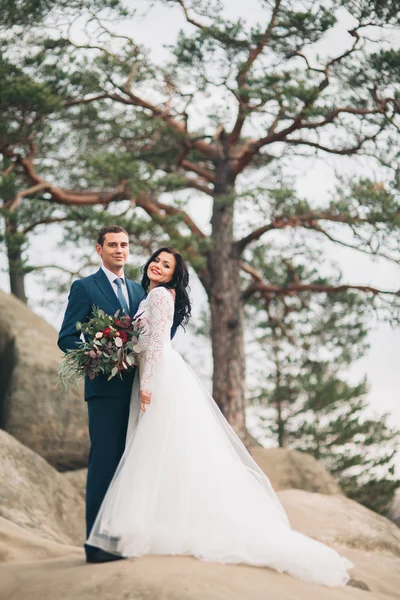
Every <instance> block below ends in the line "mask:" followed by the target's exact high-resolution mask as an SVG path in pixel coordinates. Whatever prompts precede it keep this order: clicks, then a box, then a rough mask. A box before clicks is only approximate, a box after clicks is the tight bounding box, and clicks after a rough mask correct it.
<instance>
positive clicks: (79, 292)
mask: <svg viewBox="0 0 400 600" xmlns="http://www.w3.org/2000/svg"><path fill="white" fill-rule="evenodd" d="M91 309H92V306H91V303H90V298H89V294H88V292H87V290H86V288H85V286H84V285H83V283H82V281H80V280H79V279H78V280H77V281H74V283H73V284H72V286H71V291H70V293H69V296H68V305H67V309H66V311H65V315H64V320H63V323H62V325H61V329H60V333H59V336H58V346H59V348H61V350H62V351H63V352H66V351H67V350H71V349H73V348H74V347H75V344H76V343H77V342H79V341H80V337H81V334H80V333H79V331H77V330H76V323H77V322H78V321H80V322H81V323H83V322H84V321H87V319H88V318H89V316H90V313H91Z"/></svg>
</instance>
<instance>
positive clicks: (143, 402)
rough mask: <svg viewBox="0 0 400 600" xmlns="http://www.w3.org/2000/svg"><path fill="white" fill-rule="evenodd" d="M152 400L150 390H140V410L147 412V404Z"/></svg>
mask: <svg viewBox="0 0 400 600" xmlns="http://www.w3.org/2000/svg"><path fill="white" fill-rule="evenodd" d="M150 402H151V394H150V392H146V390H141V392H140V410H142V411H143V412H146V406H147V404H150Z"/></svg>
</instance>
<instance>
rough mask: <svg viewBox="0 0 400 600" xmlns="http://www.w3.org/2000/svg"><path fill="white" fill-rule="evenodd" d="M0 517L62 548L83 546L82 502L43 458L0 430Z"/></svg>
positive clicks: (72, 487)
mask: <svg viewBox="0 0 400 600" xmlns="http://www.w3.org/2000/svg"><path fill="white" fill-rule="evenodd" d="M0 456H1V461H0V489H1V493H0V516H1V517H3V518H5V519H7V520H8V521H11V522H12V523H15V524H16V525H19V526H21V527H23V528H24V529H26V530H28V531H30V532H35V533H38V534H39V535H40V536H42V537H44V538H46V539H49V540H55V541H57V542H60V543H65V544H71V543H75V544H81V543H83V542H84V531H85V529H84V528H85V525H84V502H83V500H82V497H81V496H80V495H79V493H78V492H77V491H76V488H75V487H74V486H73V485H72V484H71V483H70V482H69V481H68V480H67V479H66V478H65V477H63V475H62V474H61V473H58V472H57V471H56V470H55V469H54V468H53V467H52V466H51V465H49V464H48V463H47V462H46V461H45V460H44V458H42V457H41V456H39V455H38V454H36V453H35V452H33V451H32V450H30V449H29V448H27V447H26V446H23V445H22V444H21V443H20V442H18V441H17V440H15V439H14V438H13V437H12V436H11V435H9V434H8V433H6V432H5V431H2V430H0Z"/></svg>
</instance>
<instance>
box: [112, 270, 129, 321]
mask: <svg viewBox="0 0 400 600" xmlns="http://www.w3.org/2000/svg"><path fill="white" fill-rule="evenodd" d="M123 281H124V280H123V279H122V277H117V278H116V279H114V283H115V285H116V286H117V288H118V291H117V296H118V300H119V302H120V304H121V306H122V310H123V311H124V313H125V314H126V315H129V307H128V304H127V302H126V300H125V296H124V292H123V291H122V282H123Z"/></svg>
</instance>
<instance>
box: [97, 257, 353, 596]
mask: <svg viewBox="0 0 400 600" xmlns="http://www.w3.org/2000/svg"><path fill="white" fill-rule="evenodd" d="M188 281H189V275H188V271H187V268H186V265H185V263H184V261H183V258H182V257H181V255H180V254H179V253H178V252H177V251H176V250H174V249H173V248H161V249H159V250H157V251H156V252H155V253H154V254H153V256H152V257H151V258H150V260H149V261H148V262H147V264H146V265H145V268H144V275H143V280H142V285H143V287H144V289H145V290H146V291H147V292H148V295H147V297H146V298H145V299H144V300H142V302H141V304H140V306H139V309H138V313H141V317H140V319H141V322H142V325H143V329H144V333H143V335H142V336H141V338H140V341H139V342H138V344H137V346H136V351H137V353H138V355H139V373H137V374H136V378H135V381H134V384H133V388H132V397H131V408H130V418H129V425H128V433H127V440H126V449H125V453H124V455H123V457H122V459H121V462H120V464H119V466H118V469H117V471H116V473H115V476H114V478H113V480H112V482H111V484H110V487H109V489H108V492H107V494H106V496H105V498H104V501H103V504H102V506H101V509H100V511H99V514H98V516H97V519H96V522H95V524H94V526H93V529H92V531H91V533H90V536H89V539H88V541H87V543H88V544H90V545H92V546H96V547H99V548H102V549H103V550H106V551H108V552H110V553H112V554H115V555H118V556H123V557H134V556H143V555H144V554H169V555H172V554H175V555H177V554H180V555H183V554H184V555H191V556H195V557H197V558H199V559H201V560H207V561H215V562H221V563H244V564H248V565H255V566H260V567H261V566H265V567H271V568H273V569H276V570H277V571H280V572H286V573H289V574H291V575H293V576H296V577H299V578H301V579H303V580H305V581H312V582H316V583H322V584H325V585H328V586H341V585H345V584H346V583H347V581H348V580H349V575H348V574H347V570H348V569H350V568H351V567H352V564H351V563H350V562H349V561H348V560H347V559H346V558H343V557H341V556H339V554H337V553H336V551H334V550H333V549H331V548H329V547H327V546H325V545H324V544H321V543H320V542H317V541H316V540H313V539H311V538H308V537H306V536H304V535H302V534H300V533H298V532H296V531H293V530H292V529H291V528H290V525H289V522H288V518H287V516H286V514H285V512H284V509H283V507H282V506H281V504H280V502H279V500H278V497H277V496H276V494H275V492H274V491H273V489H272V487H271V484H270V482H269V480H268V478H267V477H266V476H265V475H264V473H263V472H262V471H261V469H260V468H259V467H258V466H257V464H256V463H255V462H254V460H253V459H252V458H251V456H250V454H249V453H248V452H247V450H246V448H245V447H244V446H243V444H242V443H241V441H240V440H239V438H238V437H237V435H236V434H235V433H234V431H233V429H232V428H231V427H230V425H229V424H228V423H227V421H226V420H225V418H224V417H223V415H222V414H221V412H220V411H219V409H218V407H217V405H216V404H215V402H214V400H213V399H212V398H211V396H210V395H209V394H208V392H207V391H206V389H205V388H204V387H203V385H202V383H201V382H200V381H199V379H198V378H197V377H196V375H195V373H194V372H193V371H192V370H191V368H190V367H189V366H188V365H187V363H186V362H185V361H184V360H183V359H182V357H181V356H180V355H179V354H178V352H176V351H175V350H174V349H173V348H172V346H171V342H170V330H171V326H172V325H173V324H174V325H179V324H181V323H186V322H187V321H188V319H189V317H190V301H189V297H188V293H187V287H188ZM149 399H150V401H149Z"/></svg>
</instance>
